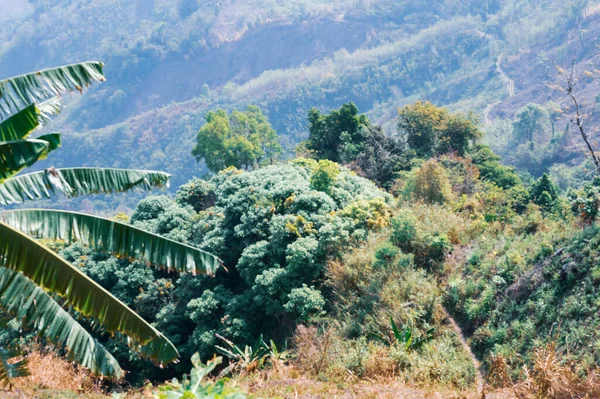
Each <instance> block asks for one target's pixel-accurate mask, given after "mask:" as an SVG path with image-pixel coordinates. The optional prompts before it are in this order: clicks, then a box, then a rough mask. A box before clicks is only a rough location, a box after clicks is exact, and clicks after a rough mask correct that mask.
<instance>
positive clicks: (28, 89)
mask: <svg viewBox="0 0 600 399" xmlns="http://www.w3.org/2000/svg"><path fill="white" fill-rule="evenodd" d="M102 68H103V64H102V63H101V62H95V61H89V62H83V63H79V64H71V65H65V66H61V67H58V68H51V69H45V70H42V71H38V72H33V73H29V74H25V75H20V76H15V77H13V78H8V79H4V80H0V120H3V119H6V118H8V117H10V116H11V115H13V114H15V113H17V112H19V110H21V109H23V108H25V107H27V106H28V105H30V104H33V103H39V102H44V101H47V100H49V99H50V98H52V97H57V96H60V95H61V94H65V93H69V92H74V91H79V92H81V91H82V90H83V89H84V88H86V87H88V86H89V85H91V84H92V83H93V82H102V81H104V75H103V73H102Z"/></svg>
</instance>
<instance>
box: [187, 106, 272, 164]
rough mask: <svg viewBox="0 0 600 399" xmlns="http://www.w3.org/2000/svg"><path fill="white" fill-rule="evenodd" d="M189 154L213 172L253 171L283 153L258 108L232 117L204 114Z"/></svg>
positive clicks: (214, 112) (222, 113) (221, 113)
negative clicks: (229, 170)
mask: <svg viewBox="0 0 600 399" xmlns="http://www.w3.org/2000/svg"><path fill="white" fill-rule="evenodd" d="M196 141H197V142H196V146H195V147H194V148H193V150H192V155H194V156H195V157H196V159H197V160H198V161H201V160H205V161H206V165H207V166H208V168H209V169H210V170H212V171H213V172H218V171H220V170H223V169H225V168H227V167H229V166H233V167H236V168H244V169H253V168H257V167H259V166H264V165H269V164H270V165H272V164H273V163H274V162H275V161H276V160H277V159H278V158H279V156H280V154H281V152H282V148H281V145H280V144H279V139H278V137H277V133H275V131H274V130H273V128H272V127H271V124H270V123H269V120H268V119H267V117H266V116H264V115H263V113H262V111H261V110H260V108H258V107H256V106H252V105H250V106H248V108H247V110H246V111H245V112H240V111H238V110H234V111H233V112H231V114H229V115H228V114H227V112H226V111H224V110H222V109H218V110H216V111H210V112H208V113H207V114H206V124H205V125H204V126H202V128H201V129H200V131H199V132H198V135H197V137H196Z"/></svg>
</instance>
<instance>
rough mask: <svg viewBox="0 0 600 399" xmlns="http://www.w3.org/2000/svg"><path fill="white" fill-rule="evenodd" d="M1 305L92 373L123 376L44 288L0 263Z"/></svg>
mask: <svg viewBox="0 0 600 399" xmlns="http://www.w3.org/2000/svg"><path fill="white" fill-rule="evenodd" d="M0 307H1V308H2V309H4V310H5V311H7V312H9V313H10V314H12V315H14V316H16V317H17V318H18V319H20V320H23V321H24V322H25V323H26V324H27V325H29V326H31V327H33V328H34V329H35V330H37V332H38V334H39V335H40V336H42V337H44V338H47V339H48V340H50V341H51V342H53V343H54V344H56V345H58V346H59V347H63V348H66V349H67V352H68V357H69V359H71V360H74V361H76V362H77V363H79V364H81V365H82V366H84V367H86V368H88V369H89V370H90V371H91V372H92V373H93V374H95V375H102V376H106V377H113V378H116V379H120V378H122V377H123V374H124V373H123V370H122V369H121V367H120V366H119V363H118V362H117V360H116V359H115V358H114V357H113V356H112V355H111V354H110V352H108V351H107V350H106V348H104V346H102V345H101V344H100V343H99V342H98V341H97V340H96V339H94V337H92V336H91V335H90V333H88V332H87V331H86V329H85V328H83V327H82V326H81V325H80V324H79V323H78V322H77V321H76V320H75V319H74V318H73V317H72V316H71V315H70V314H69V313H68V312H67V311H65V310H64V309H63V308H62V307H60V305H59V304H58V303H57V302H56V301H55V300H54V299H53V298H52V297H51V296H50V295H48V294H47V293H46V292H45V291H44V290H43V289H41V288H40V287H38V286H37V285H35V283H34V282H33V281H31V280H30V279H28V278H27V277H25V276H24V275H23V274H21V273H19V272H17V271H13V270H9V269H6V268H4V267H0Z"/></svg>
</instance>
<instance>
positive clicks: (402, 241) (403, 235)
mask: <svg viewBox="0 0 600 399" xmlns="http://www.w3.org/2000/svg"><path fill="white" fill-rule="evenodd" d="M391 224H392V234H391V237H390V239H391V241H392V242H393V243H394V244H395V245H397V246H399V247H400V248H402V250H403V251H405V252H410V248H412V243H413V240H414V239H415V238H416V237H417V227H416V226H417V219H416V218H415V216H414V214H413V213H412V212H411V211H410V210H408V209H402V210H401V211H400V212H398V213H397V214H396V216H395V217H394V218H393V219H392V222H391Z"/></svg>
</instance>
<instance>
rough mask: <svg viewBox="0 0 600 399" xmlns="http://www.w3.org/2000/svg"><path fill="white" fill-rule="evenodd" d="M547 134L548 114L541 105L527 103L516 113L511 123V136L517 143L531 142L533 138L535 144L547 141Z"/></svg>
mask: <svg viewBox="0 0 600 399" xmlns="http://www.w3.org/2000/svg"><path fill="white" fill-rule="evenodd" d="M549 133H550V114H549V113H548V111H547V110H546V109H545V108H544V107H542V106H541V105H539V104H533V103H529V104H527V105H525V106H524V107H523V108H521V109H520V110H519V111H518V112H517V114H516V116H515V121H514V122H513V135H514V138H515V141H516V142H517V143H522V142H523V141H529V142H533V141H534V138H537V140H536V141H537V142H540V141H542V139H546V140H547V137H548V136H549ZM539 136H542V137H541V138H540V137H539ZM544 136H545V137H544Z"/></svg>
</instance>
